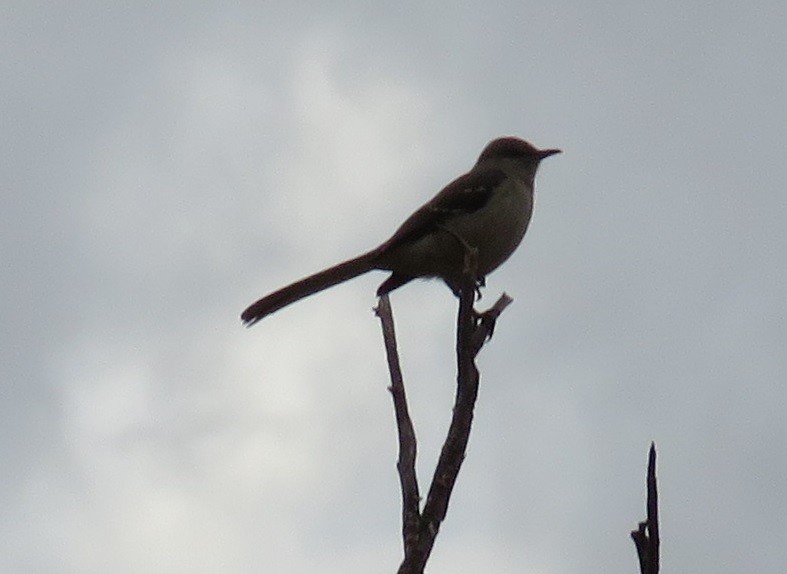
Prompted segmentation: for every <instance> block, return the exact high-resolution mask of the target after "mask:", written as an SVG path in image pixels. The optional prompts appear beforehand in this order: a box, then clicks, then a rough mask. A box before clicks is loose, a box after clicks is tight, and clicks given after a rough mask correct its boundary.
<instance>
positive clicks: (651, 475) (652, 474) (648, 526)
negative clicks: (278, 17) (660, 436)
mask: <svg viewBox="0 0 787 574" xmlns="http://www.w3.org/2000/svg"><path fill="white" fill-rule="evenodd" d="M647 487H648V498H647V513H648V518H647V520H646V521H645V522H640V523H639V525H638V528H637V530H632V531H631V538H632V539H633V540H634V545H635V546H636V547H637V556H638V557H639V571H640V573H641V574H658V571H659V546H660V545H661V540H660V538H659V496H658V488H657V483H656V445H655V444H654V443H651V445H650V452H649V453H648V478H647Z"/></svg>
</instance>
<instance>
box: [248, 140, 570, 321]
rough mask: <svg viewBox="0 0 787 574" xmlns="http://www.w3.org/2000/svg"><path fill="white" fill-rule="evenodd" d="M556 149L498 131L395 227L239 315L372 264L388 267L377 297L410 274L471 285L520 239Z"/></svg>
mask: <svg viewBox="0 0 787 574" xmlns="http://www.w3.org/2000/svg"><path fill="white" fill-rule="evenodd" d="M560 152H561V150H559V149H538V148H536V147H535V146H533V145H532V144H530V143H528V142H526V141H525V140H523V139H520V138H518V137H513V136H508V137H500V138H497V139H494V140H492V141H491V142H489V143H488V144H487V145H486V146H485V147H484V148H483V150H482V151H481V154H480V155H479V156H478V160H477V161H476V163H475V165H473V167H472V169H470V171H468V172H467V173H465V174H464V175H461V176H459V177H457V178H456V179H454V180H453V181H452V182H450V183H449V184H448V185H446V186H445V187H444V188H443V189H442V190H440V192H438V193H437V195H435V196H434V197H433V198H432V199H431V200H430V201H428V202H427V203H425V204H424V205H423V206H422V207H420V208H419V209H417V210H416V211H415V212H414V213H413V214H412V215H411V216H410V217H408V218H407V219H406V220H405V221H404V223H402V224H401V225H400V226H399V228H398V229H396V231H395V232H394V234H393V235H392V236H391V237H390V239H388V240H387V241H385V242H384V243H382V244H381V245H379V246H378V247H376V248H374V249H372V250H371V251H367V252H366V253H363V254H361V255H359V256H357V257H354V258H352V259H349V260H347V261H344V262H342V263H339V264H337V265H334V266H333V267H329V268H328V269H325V270H323V271H320V272H318V273H315V274H313V275H309V276H308V277H305V278H303V279H300V280H299V281H296V282H294V283H292V284H290V285H287V286H286V287H282V288H281V289H278V290H277V291H274V292H273V293H270V294H269V295H266V296H265V297H263V298H262V299H259V300H257V301H256V302H254V303H252V304H251V305H249V307H248V308H247V309H246V310H245V311H243V313H242V314H241V320H242V321H243V323H244V324H245V325H246V326H247V327H250V326H252V325H254V324H255V323H257V322H258V321H260V320H261V319H263V318H264V317H266V316H268V315H270V314H271V313H274V312H276V311H278V310H280V309H282V308H283V307H286V306H287V305H290V304H292V303H295V302H296V301H299V300H300V299H303V298H304V297H308V296H309V295H313V294H315V293H318V292H320V291H323V290H324V289H328V288H329V287H333V286H334V285H337V284H339V283H342V282H344V281H348V280H350V279H353V278H355V277H357V276H359V275H362V274H364V273H367V272H369V271H372V270H382V271H390V273H391V274H390V276H389V277H388V278H387V279H386V280H385V281H383V283H382V284H381V285H380V287H379V288H378V289H377V296H378V297H381V296H383V295H386V294H388V293H390V292H391V291H393V290H394V289H397V288H398V287H401V286H402V285H404V284H406V283H409V282H410V281H412V280H413V279H416V278H440V279H442V280H443V281H444V282H445V283H446V284H447V285H448V287H449V288H450V289H451V290H452V291H453V292H454V294H456V295H457V296H459V294H460V291H461V287H462V285H463V284H465V283H464V281H466V280H467V276H468V273H472V274H473V280H474V281H475V286H476V290H478V288H479V286H481V285H483V284H484V280H485V277H486V275H488V274H489V273H491V272H492V271H494V270H495V269H497V267H499V266H500V265H501V264H502V263H503V262H504V261H506V260H507V259H508V258H509V257H510V256H511V254H512V253H513V252H514V251H515V250H516V248H517V247H518V246H519V244H520V242H521V241H522V238H523V237H524V235H525V232H526V231H527V227H528V224H529V223H530V218H531V216H532V213H533V189H534V180H535V176H536V170H537V169H538V166H539V164H540V163H541V160H543V159H544V158H547V157H549V156H551V155H554V154H557V153H560Z"/></svg>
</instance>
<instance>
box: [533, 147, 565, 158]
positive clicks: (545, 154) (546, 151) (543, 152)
mask: <svg viewBox="0 0 787 574" xmlns="http://www.w3.org/2000/svg"><path fill="white" fill-rule="evenodd" d="M556 153H562V151H561V150H559V149H542V150H540V151H539V152H538V159H544V158H545V157H549V156H551V155H555V154H556Z"/></svg>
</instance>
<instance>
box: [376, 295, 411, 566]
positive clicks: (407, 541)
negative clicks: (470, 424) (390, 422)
mask: <svg viewBox="0 0 787 574" xmlns="http://www.w3.org/2000/svg"><path fill="white" fill-rule="evenodd" d="M375 313H376V314H377V316H378V317H379V318H380V323H381V324H382V328H383V340H384V341H385V354H386V358H387V360H388V371H389V373H390V376H391V386H390V387H388V390H389V391H390V392H391V396H392V397H393V403H394V411H395V413H396V428H397V432H398V438H399V460H398V461H397V463H396V470H397V471H398V473H399V483H400V485H401V489H402V538H403V540H404V552H405V556H408V555H411V554H412V553H413V551H414V549H415V547H416V545H417V541H418V536H419V532H420V527H421V513H420V508H419V505H420V501H421V496H420V494H419V493H418V480H417V478H416V474H415V458H416V451H417V447H416V439H415V429H414V428H413V421H412V419H411V418H410V413H409V410H408V408H407V395H406V394H405V390H404V380H403V377H402V370H401V367H400V364H399V353H398V351H397V349H396V332H395V330H394V321H393V313H392V311H391V302H390V300H389V299H388V295H383V296H382V297H381V298H380V303H379V305H378V307H377V308H376V309H375Z"/></svg>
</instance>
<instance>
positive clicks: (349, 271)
mask: <svg viewBox="0 0 787 574" xmlns="http://www.w3.org/2000/svg"><path fill="white" fill-rule="evenodd" d="M378 255H379V250H378V249H375V250H373V251H369V252H368V253H364V254H363V255H359V256H358V257H356V258H354V259H350V260H348V261H344V262H343V263H339V264H338V265H334V266H333V267H330V268H328V269H325V270H323V271H320V272H319V273H315V274H314V275H309V276H308V277H304V278H303V279H301V280H300V281H296V282H295V283H292V284H291V285H287V286H286V287H282V288H281V289H279V290H278V291H274V292H273V293H271V294H270V295H266V296H265V297H263V298H262V299H260V300H259V301H257V302H255V303H252V304H251V305H250V306H249V307H248V308H247V309H246V310H245V311H244V312H243V313H242V314H241V316H240V318H241V319H242V320H243V323H244V324H245V325H246V326H247V327H251V326H252V325H254V323H256V322H257V321H259V320H260V319H262V318H263V317H266V316H267V315H270V314H271V313H273V312H275V311H278V310H279V309H281V308H282V307H286V306H287V305H289V304H290V303H295V302H296V301H298V300H300V299H303V298H304V297H308V296H309V295H314V294H315V293H318V292H319V291H322V290H323V289H327V288H328V287H333V286H334V285H337V284H339V283H341V282H342V281H347V280H348V279H352V278H353V277H357V276H358V275H363V274H364V273H366V272H367V271H371V270H372V269H375V262H376V260H377V257H378Z"/></svg>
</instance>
